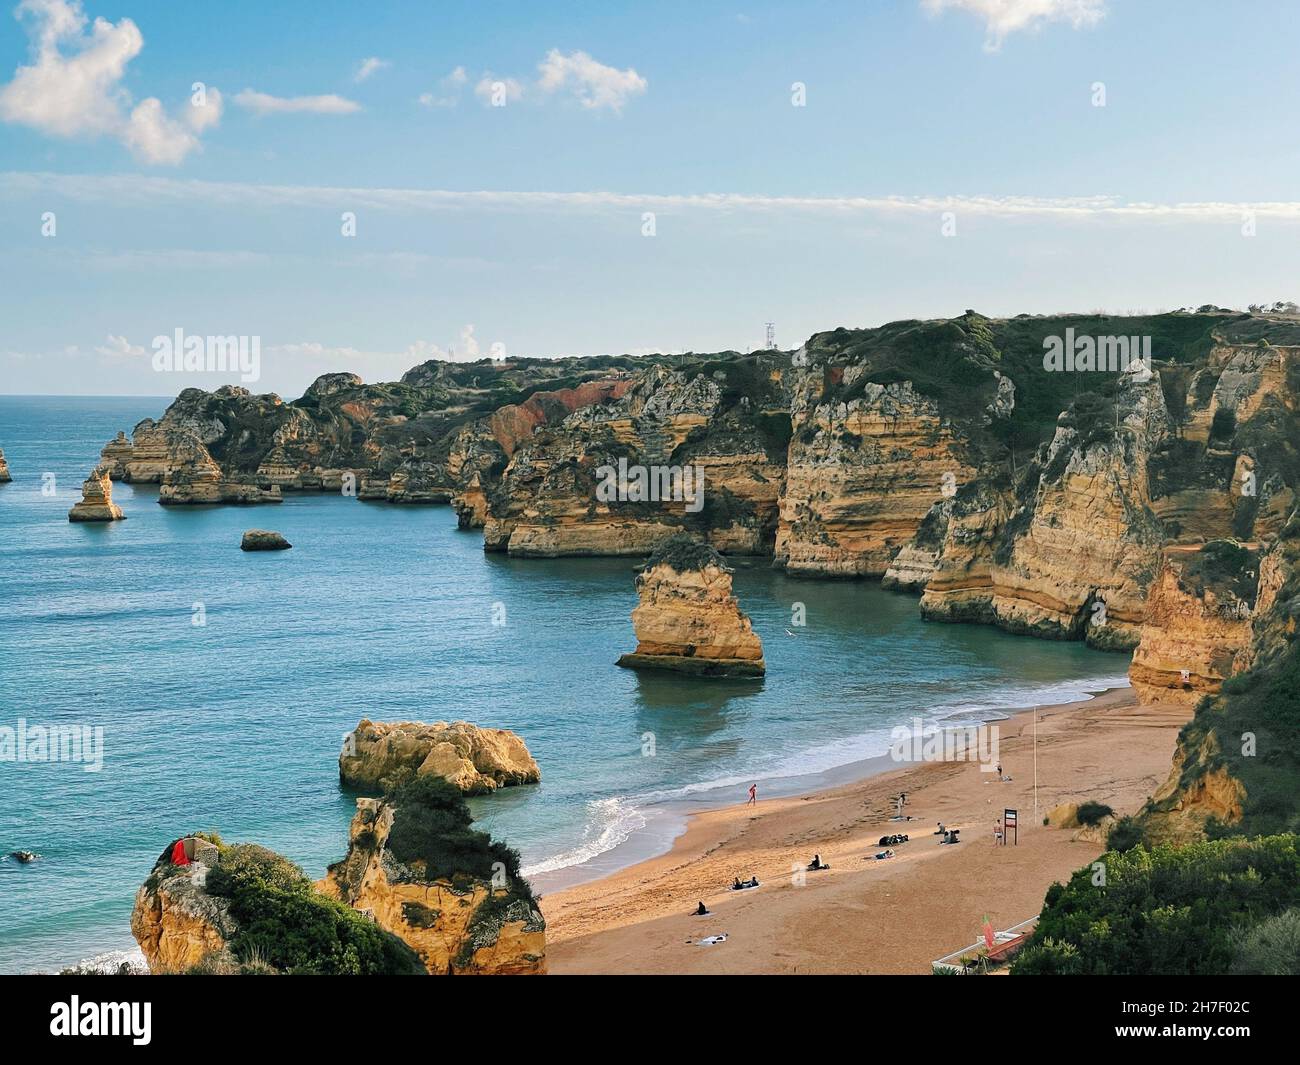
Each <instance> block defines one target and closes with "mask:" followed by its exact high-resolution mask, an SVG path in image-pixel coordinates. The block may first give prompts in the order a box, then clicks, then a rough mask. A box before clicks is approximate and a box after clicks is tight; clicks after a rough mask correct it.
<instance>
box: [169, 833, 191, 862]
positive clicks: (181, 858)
mask: <svg viewBox="0 0 1300 1065" xmlns="http://www.w3.org/2000/svg"><path fill="white" fill-rule="evenodd" d="M189 864H190V860H189V859H188V858H187V857H185V841H184V840H183V839H178V840H177V841H176V846H174V847H173V848H172V865H189Z"/></svg>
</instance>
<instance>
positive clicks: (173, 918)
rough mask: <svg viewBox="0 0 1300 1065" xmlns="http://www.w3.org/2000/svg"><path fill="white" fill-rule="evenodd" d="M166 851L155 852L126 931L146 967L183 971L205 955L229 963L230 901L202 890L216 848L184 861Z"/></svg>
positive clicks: (214, 861) (232, 929)
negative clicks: (155, 858) (174, 860)
mask: <svg viewBox="0 0 1300 1065" xmlns="http://www.w3.org/2000/svg"><path fill="white" fill-rule="evenodd" d="M192 838H193V837H192ZM170 854H171V848H170V847H169V848H168V850H167V852H165V853H164V854H163V855H162V856H160V857H159V859H158V862H157V864H156V865H155V866H154V869H153V872H152V873H150V875H149V878H148V879H147V880H146V881H145V882H144V884H143V885H141V887H140V890H139V891H137V892H136V895H135V906H134V908H133V909H132V911H131V934H132V935H133V936H134V937H135V941H136V942H137V943H138V944H140V950H141V952H142V953H143V954H144V957H145V961H146V962H148V964H149V971H150V972H152V973H183V972H187V971H188V970H190V969H192V968H194V967H195V966H197V965H199V964H200V963H201V962H204V961H207V960H220V961H222V962H231V963H233V961H234V958H233V955H232V954H231V952H230V950H229V948H228V942H229V940H230V939H231V937H232V936H233V935H234V934H235V921H234V919H233V918H232V917H231V916H230V903H229V902H228V901H227V900H226V899H222V898H217V897H215V896H213V895H210V894H209V893H208V891H207V878H208V873H209V872H210V871H211V869H212V868H213V866H215V865H216V864H218V862H219V858H218V857H217V854H218V852H217V849H216V848H215V847H211V848H210V849H205V850H204V851H203V853H202V855H201V856H198V857H196V859H195V860H193V861H191V862H190V864H189V865H174V864H172V862H171V858H170Z"/></svg>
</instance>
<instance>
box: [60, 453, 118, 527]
mask: <svg viewBox="0 0 1300 1065" xmlns="http://www.w3.org/2000/svg"><path fill="white" fill-rule="evenodd" d="M125 517H126V515H125V514H123V513H122V508H121V507H119V506H118V505H117V504H116V503H114V502H113V482H112V481H110V480H109V478H108V472H107V471H106V470H105V469H104V468H103V467H102V466H96V467H95V469H93V470H92V471H91V473H90V476H89V477H87V478H86V480H85V482H84V483H83V484H82V486H81V499H79V500H78V501H77V502H76V503H74V504H73V506H72V509H71V510H70V511H68V521H121V520H122V519H123V518H125Z"/></svg>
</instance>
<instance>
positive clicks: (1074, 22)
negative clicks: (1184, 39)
mask: <svg viewBox="0 0 1300 1065" xmlns="http://www.w3.org/2000/svg"><path fill="white" fill-rule="evenodd" d="M922 4H923V6H924V7H925V9H926V11H928V12H929V13H930V14H932V15H937V14H940V13H941V12H943V11H947V10H950V9H954V10H959V11H969V12H970V13H971V14H972V15H977V16H978V17H980V18H982V19H983V20H984V27H985V30H986V31H987V33H988V36H987V37H986V38H985V41H984V47H985V48H986V49H987V50H988V51H990V52H996V51H997V50H998V49H999V48H1001V47H1002V42H1003V40H1005V39H1006V37H1007V35H1008V34H1012V33H1016V32H1017V31H1019V30H1026V29H1037V28H1038V27H1039V26H1041V25H1042V24H1043V23H1045V22H1068V23H1069V24H1070V25H1071V26H1072V27H1073V28H1074V29H1076V30H1077V29H1082V28H1083V27H1085V26H1095V25H1096V24H1097V23H1098V22H1100V21H1101V20H1102V18H1103V17H1104V16H1105V14H1106V0H922Z"/></svg>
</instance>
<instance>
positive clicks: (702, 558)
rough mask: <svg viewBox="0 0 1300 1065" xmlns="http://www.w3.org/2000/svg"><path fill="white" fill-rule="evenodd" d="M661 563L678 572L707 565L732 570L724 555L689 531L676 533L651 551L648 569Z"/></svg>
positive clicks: (647, 564)
mask: <svg viewBox="0 0 1300 1065" xmlns="http://www.w3.org/2000/svg"><path fill="white" fill-rule="evenodd" d="M661 563H663V564H666V565H669V566H671V567H672V568H673V569H675V570H676V571H677V572H678V573H686V572H688V571H690V570H701V569H704V567H705V566H717V567H718V568H719V569H722V570H726V571H727V572H728V573H730V572H731V567H730V566H728V565H727V564H726V562H724V561H723V559H722V556H721V555H720V554H718V552H717V551H716V550H715V549H714V548H713V546H712V545H710V544H707V543H705V542H704V541H703V540H697V539H696V538H695V537H694V536H691V535H690V534H689V533H674V534H673V535H672V536H670V537H669V538H668V539H667V540H665V541H664V542H663V543H661V544H660V545H659V546H658V547H657V548H655V549H654V551H653V552H651V555H650V558H649V559H648V560H647V562H646V564H645V568H646V569H653V568H654V567H655V566H658V565H660V564H661Z"/></svg>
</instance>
